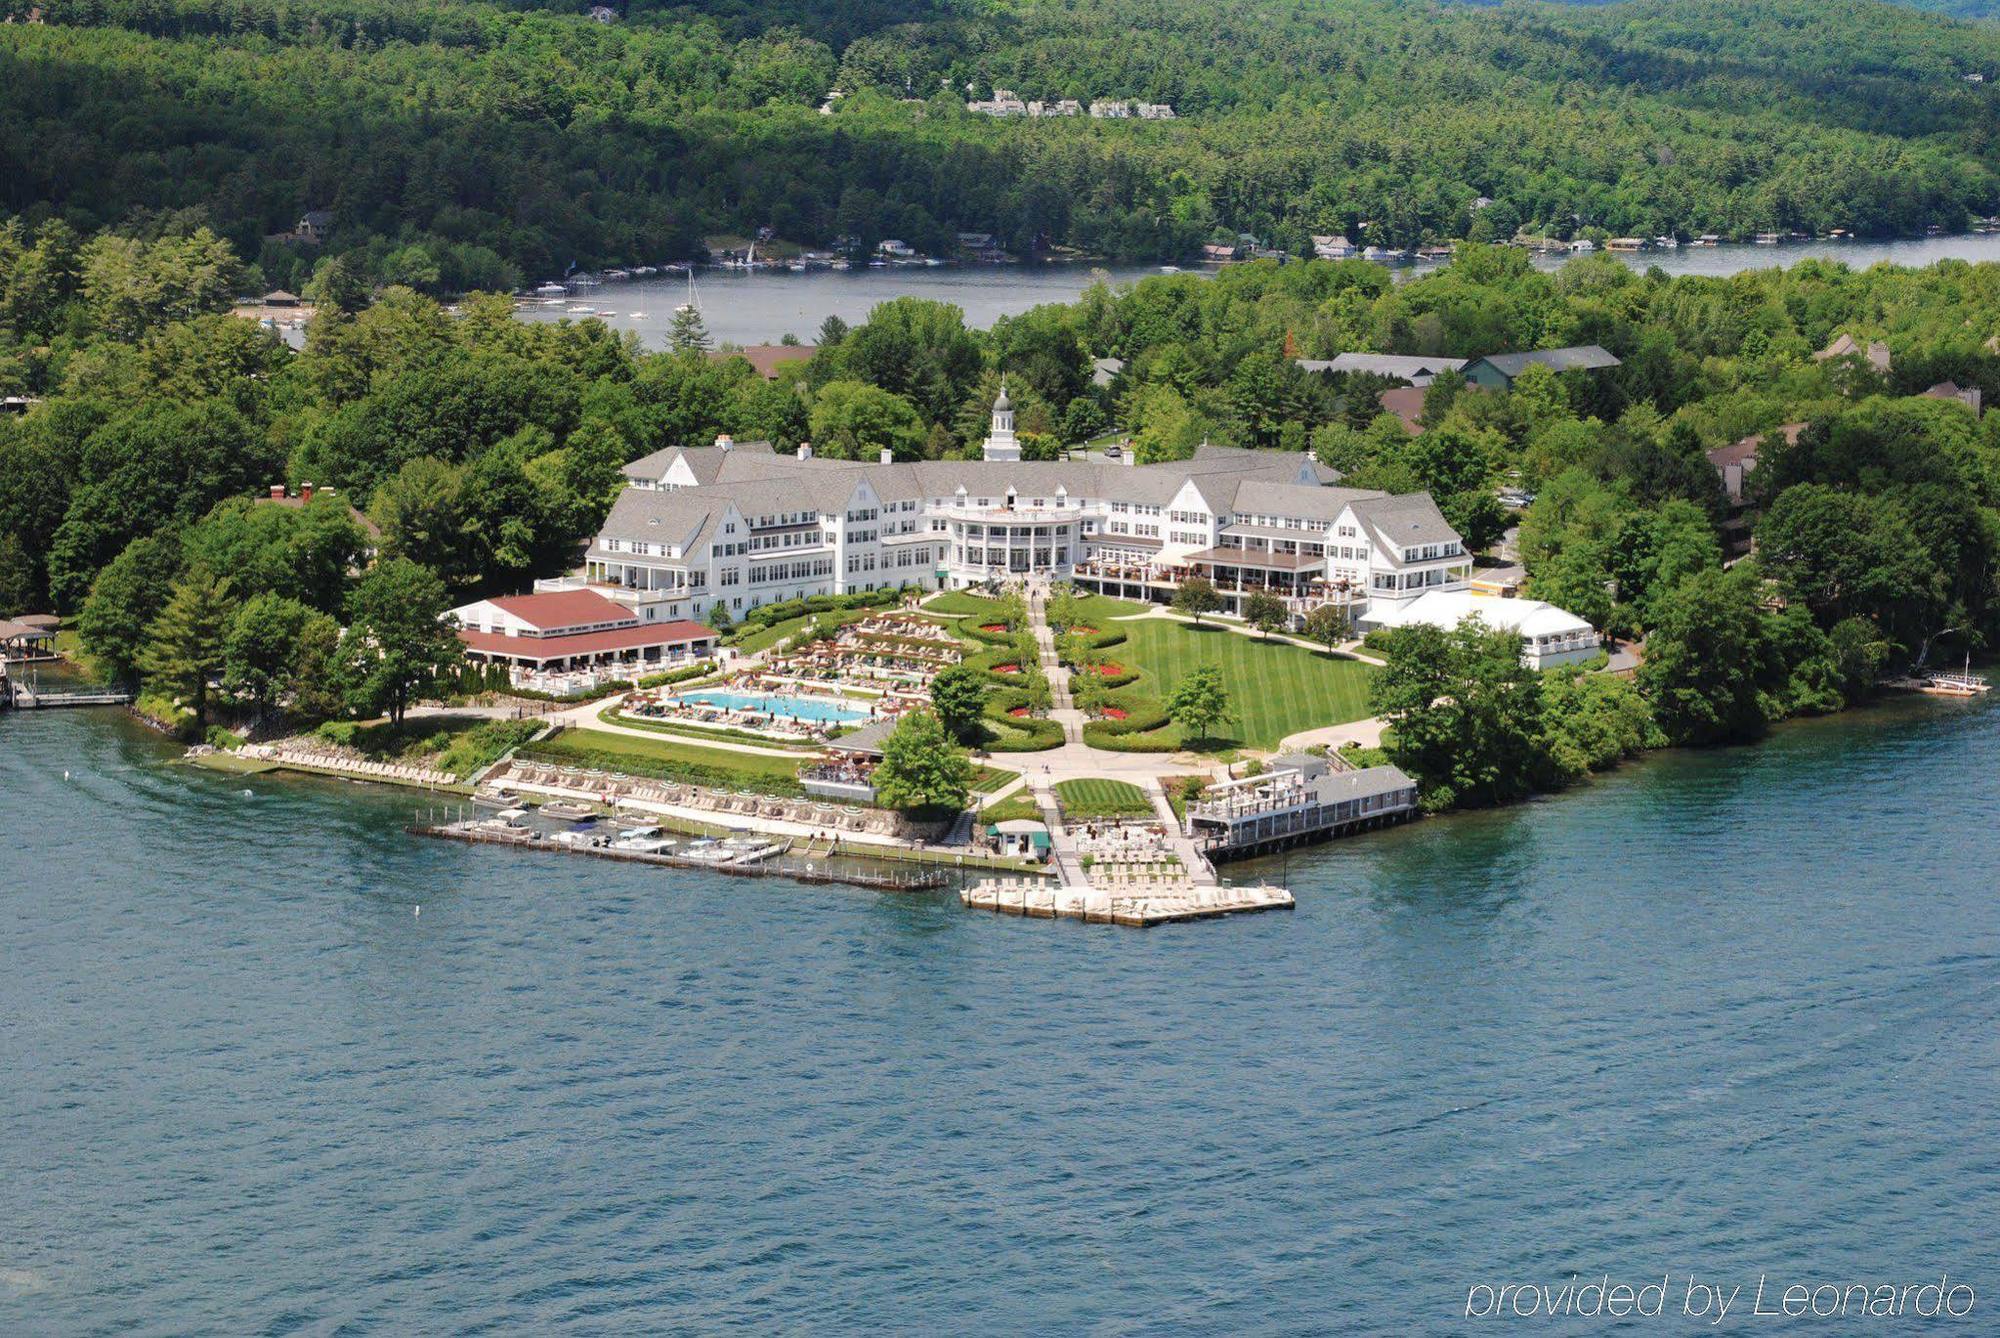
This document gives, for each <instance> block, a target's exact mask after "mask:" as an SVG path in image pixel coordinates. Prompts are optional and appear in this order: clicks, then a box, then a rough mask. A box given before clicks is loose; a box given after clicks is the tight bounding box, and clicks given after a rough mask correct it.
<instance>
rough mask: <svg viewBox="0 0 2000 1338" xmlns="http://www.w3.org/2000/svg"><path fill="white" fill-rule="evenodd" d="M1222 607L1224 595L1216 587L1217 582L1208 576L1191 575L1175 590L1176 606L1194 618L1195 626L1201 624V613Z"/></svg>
mask: <svg viewBox="0 0 2000 1338" xmlns="http://www.w3.org/2000/svg"><path fill="white" fill-rule="evenodd" d="M1221 607H1222V595H1221V593H1220V592H1219V591H1217V590H1216V588H1215V582H1214V581H1211V580H1209V579H1208V578H1207V577H1206V576H1190V577H1188V578H1187V579H1186V580H1185V581H1182V582H1181V588H1180V589H1178V590H1176V591H1174V608H1175V609H1176V610H1178V611H1179V612H1181V613H1185V614H1187V615H1188V616H1189V617H1190V618H1193V619H1194V622H1195V626H1197V627H1199V626H1201V615H1202V614H1204V613H1213V612H1215V611H1216V610H1217V609H1219V608H1221Z"/></svg>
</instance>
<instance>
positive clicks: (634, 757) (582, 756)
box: [517, 729, 804, 796]
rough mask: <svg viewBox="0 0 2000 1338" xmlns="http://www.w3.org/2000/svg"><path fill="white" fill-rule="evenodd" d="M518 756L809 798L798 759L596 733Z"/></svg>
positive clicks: (578, 732)
mask: <svg viewBox="0 0 2000 1338" xmlns="http://www.w3.org/2000/svg"><path fill="white" fill-rule="evenodd" d="M517 756H520V757H532V758H538V759H540V760H542V761H546V762H555V763H559V764H561V765H565V766H579V767H595V768H596V769H598V770H600V771H618V772H623V773H625V774H627V775H632V776H651V777H654V778H656V779H660V780H675V781H684V782H686V783H688V784H691V785H713V786H719V787H721V788H723V789H739V790H757V791H760V792H762V793H765V794H777V795H791V796H797V795H800V794H803V793H804V790H802V789H801V788H800V786H799V779H798V771H799V759H798V758H795V757H771V756H767V755H765V754H762V753H742V752H737V751H735V750H734V749H729V748H704V747H702V746H701V745H700V744H698V743H692V742H682V741H681V740H679V739H676V738H668V737H666V736H664V735H662V736H661V737H659V738H646V739H641V738H636V737H634V736H633V735H630V734H608V733H606V732H604V731H603V730H596V729H566V730H564V731H562V732H561V733H560V734H557V735H555V736H554V737H552V738H548V739H544V740H542V741H541V742H540V743H536V744H530V745H528V746H527V747H525V748H523V749H521V750H520V752H519V753H518V754H517Z"/></svg>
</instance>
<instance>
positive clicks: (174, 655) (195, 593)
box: [139, 567, 236, 729]
mask: <svg viewBox="0 0 2000 1338" xmlns="http://www.w3.org/2000/svg"><path fill="white" fill-rule="evenodd" d="M235 623H236V601H235V600H234V599H233V598H232V597H231V596H230V593H229V582H228V581H226V580H224V579H222V578H221V577H218V576H216V575H215V574H214V573H213V572H211V571H209V570H208V569H207V568H204V567H193V568H190V569H189V570H188V572H187V573H186V574H185V575H183V576H182V577H181V578H180V579H179V580H178V581H175V582H174V587H173V593H172V594H170V595H169V596H168V597H167V604H166V607H165V608H163V609H161V610H160V616H159V617H157V618H155V619H154V620H153V623H152V626H151V627H149V628H147V630H146V644H145V647H144V648H143V649H142V650H141V651H140V654H139V671H140V673H141V674H143V675H144V677H145V682H146V685H147V686H148V687H150V688H153V689H155V690H157V691H161V692H167V693H171V694H172V695H174V696H176V697H178V698H180V699H181V700H182V701H183V702H185V703H186V704H187V706H188V708H189V709H190V710H192V711H193V712H194V723H195V728H196V729H201V728H203V727H205V726H206V725H207V724H208V683H209V680H210V679H211V678H213V677H215V676H216V675H217V674H220V673H221V672H222V668H223V665H224V663H225V661H226V658H227V649H228V644H229V633H230V631H231V629H232V628H233V627H234V626H235Z"/></svg>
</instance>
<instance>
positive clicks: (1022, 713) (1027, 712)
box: [1007, 706, 1124, 720]
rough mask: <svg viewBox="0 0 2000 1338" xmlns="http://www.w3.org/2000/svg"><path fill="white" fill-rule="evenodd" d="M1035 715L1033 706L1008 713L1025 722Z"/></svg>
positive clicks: (1121, 713) (1018, 708) (1014, 708)
mask: <svg viewBox="0 0 2000 1338" xmlns="http://www.w3.org/2000/svg"><path fill="white" fill-rule="evenodd" d="M1034 713H1035V708H1034V707H1032V706H1016V707H1013V708H1011V709H1010V710H1009V711H1008V712H1007V714H1008V715H1011V716H1013V717H1014V718H1015V719H1016V720H1024V719H1026V718H1027V717H1029V716H1031V715H1033V714H1034ZM1119 714H1120V715H1123V714H1124V712H1122V711H1121V712H1119Z"/></svg>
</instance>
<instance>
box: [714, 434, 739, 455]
mask: <svg viewBox="0 0 2000 1338" xmlns="http://www.w3.org/2000/svg"><path fill="white" fill-rule="evenodd" d="M735 444H736V443H735V442H734V441H732V440H730V437H729V434H728V433H727V432H723V433H720V434H718V435H717V436H716V438H715V449H716V450H718V451H726V450H728V449H729V448H730V447H731V446H734V445H735Z"/></svg>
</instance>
